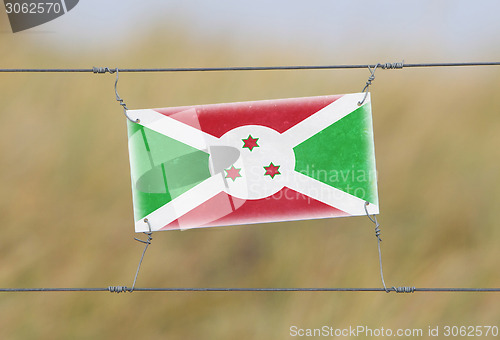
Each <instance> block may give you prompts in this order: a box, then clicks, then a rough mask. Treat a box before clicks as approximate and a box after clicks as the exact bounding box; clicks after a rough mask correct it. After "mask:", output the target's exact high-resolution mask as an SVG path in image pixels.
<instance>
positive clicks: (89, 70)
mask: <svg viewBox="0 0 500 340" xmlns="http://www.w3.org/2000/svg"><path fill="white" fill-rule="evenodd" d="M461 66H500V61H491V62H455V63H454V62H449V63H408V64H406V63H404V62H396V63H376V64H344V65H296V66H293V65H290V66H233V67H167V68H116V67H93V68H3V69H0V72H11V73H16V72H20V73H44V72H47V73H50V72H58V73H65V72H72V73H86V72H87V73H101V74H102V73H114V72H116V70H117V71H119V72H122V73H123V72H216V71H273V70H274V71H277V70H334V69H366V68H375V67H379V68H382V69H384V70H385V69H402V68H420V67H461Z"/></svg>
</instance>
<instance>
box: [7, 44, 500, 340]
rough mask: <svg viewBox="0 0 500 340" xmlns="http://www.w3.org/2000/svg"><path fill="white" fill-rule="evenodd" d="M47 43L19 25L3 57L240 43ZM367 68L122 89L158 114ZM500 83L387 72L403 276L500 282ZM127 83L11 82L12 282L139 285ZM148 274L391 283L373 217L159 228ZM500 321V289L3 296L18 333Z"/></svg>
mask: <svg viewBox="0 0 500 340" xmlns="http://www.w3.org/2000/svg"><path fill="white" fill-rule="evenodd" d="M29 39H31V38H30V37H22V38H19V39H18V40H16V41H14V40H12V38H11V36H10V35H6V34H3V35H1V36H0V44H2V45H3V44H5V45H4V46H10V47H11V48H10V49H9V51H6V50H4V49H2V50H1V51H0V60H2V66H4V67H15V66H49V67H50V66H55V65H56V66H59V65H61V64H63V65H65V66H75V65H76V66H83V67H89V66H92V64H95V65H110V64H113V65H120V66H126V67H129V66H131V67H133V66H148V65H150V66H158V65H169V66H170V65H174V66H175V65H178V66H185V65H214V66H215V65H226V64H233V65H234V64H238V60H239V59H238V56H237V55H235V54H232V53H231V51H227V52H224V51H226V50H227V48H228V46H223V45H221V46H214V45H206V46H201V47H198V49H197V50H196V53H191V52H192V51H193V46H191V45H190V44H189V42H187V43H186V42H182V40H181V39H179V40H172V41H165V42H164V44H162V45H161V46H158V44H157V40H156V39H155V38H154V37H152V38H151V40H148V41H145V42H143V45H142V46H134V47H133V48H132V47H129V48H128V50H126V51H124V50H120V51H113V52H111V53H109V54H108V55H106V56H103V55H98V56H97V57H92V56H90V55H82V56H78V57H77V56H74V55H73V57H74V59H73V60H72V61H73V62H71V61H68V60H63V59H62V57H61V56H56V55H54V54H52V53H51V52H50V51H48V50H47V51H41V52H40V50H41V48H40V47H34V46H35V45H34V44H33V43H31V44H30V46H31V47H29V48H26V47H25V46H24V45H23V43H25V42H26V41H29ZM141 51H150V52H153V51H154V52H155V53H148V54H147V55H146V54H145V53H144V52H141ZM188 52H189V53H188ZM291 52H294V51H282V52H279V51H269V52H263V55H262V60H261V61H260V62H261V63H262V64H280V63H282V61H281V60H282V59H283V60H287V61H288V60H290V63H294V62H293V61H294V60H293V58H292V59H291V58H290V53H291ZM285 55H286V57H285ZM281 56H283V58H281ZM302 57H304V55H302V56H301V55H300V53H298V54H297V59H296V60H306V59H305V58H302ZM287 58H288V59H287ZM300 58H302V59H300ZM75 60H76V62H75ZM242 60H243V59H242ZM108 61H109V62H108ZM367 75H368V72H367V71H335V72H334V71H332V72H329V71H311V72H309V71H301V72H253V73H250V72H249V73H210V74H200V73H190V74H161V75H160V74H140V75H132V74H123V75H122V77H121V81H120V85H119V86H120V94H121V95H122V97H123V98H125V99H126V102H127V104H128V105H129V107H131V108H147V107H161V106H176V105H190V104H200V103H215V102H228V101H240V100H256V99H268V98H282V97H294V96H309V95H323V94H330V93H347V92H358V91H359V90H360V89H361V87H362V85H363V83H364V81H365V79H366V77H367ZM498 77H499V72H498V70H496V69H494V68H488V69H449V70H410V69H407V70H402V71H380V72H379V73H377V79H376V81H375V82H374V87H373V92H372V98H373V99H372V100H373V112H374V124H375V139H376V154H377V168H378V171H379V190H380V192H379V196H380V202H381V211H382V214H381V215H380V218H379V220H380V222H381V223H382V228H383V235H382V236H383V239H384V242H383V252H384V264H385V275H386V281H387V282H388V284H389V285H397V286H400V285H415V286H419V287H441V286H442V287H448V286H449V287H495V286H499V283H500V273H499V272H498V267H497V266H498V261H499V259H500V252H499V250H498V249H499V248H498V241H499V240H500V231H499V229H498V225H497V222H496V218H495V213H496V210H497V208H496V207H498V206H499V204H500V194H499V192H500V184H499V183H500V182H499V181H498V174H499V173H500V171H499V170H500V160H499V159H498V146H499V145H500V137H499V136H500V135H499V134H498V131H499V129H500V115H499V114H498V113H499V111H500V104H499V103H498V100H496V98H495V94H496V92H498V90H499V85H498V82H497V80H498ZM112 85H113V77H112V76H110V75H90V74H60V75H56V74H36V75H34V74H14V75H9V74H2V75H1V82H0V98H1V108H0V116H1V124H0V145H1V146H2V148H1V156H0V180H1V183H2V189H1V194H0V225H1V226H2V229H3V230H2V231H3V232H2V237H1V238H0V258H1V260H0V265H1V270H0V285H1V286H2V287H102V286H107V285H118V284H126V285H127V284H130V283H131V280H132V276H133V273H134V272H135V267H136V265H137V261H138V259H139V255H140V252H141V250H142V245H140V244H138V243H137V242H135V241H133V237H134V236H135V235H134V233H133V225H132V206H131V204H132V203H131V193H130V183H129V181H130V180H129V165H128V155H127V139H126V138H127V137H126V130H125V118H124V117H123V116H122V114H121V111H120V108H119V107H118V105H117V104H116V102H115V101H114V93H113V89H112ZM138 285H139V286H153V287H154V286H161V287H165V286H182V287H204V286H207V287H219V286H234V287H280V286H282V287H300V286H303V287H325V286H329V287H348V286H354V287H372V286H379V285H380V279H379V276H378V263H377V252H376V241H375V237H374V235H373V225H372V224H371V223H370V222H369V221H368V219H365V218H362V217H361V218H344V219H333V220H320V221H306V222H295V223H279V224H273V225H271V224H266V225H258V226H253V227H228V228H215V229H209V230H190V231H185V232H162V233H157V234H155V239H154V241H153V244H152V246H151V247H150V250H149V251H148V254H147V256H146V259H145V262H144V264H143V268H142V271H141V275H140V277H139V282H138ZM499 318H500V311H499V309H498V295H487V294H420V293H418V294H417V293H416V294H413V295H407V296H402V295H395V294H387V295H386V294H379V293H263V294H255V293H168V294H167V293H140V292H137V293H134V294H125V295H124V294H121V295H112V294H108V293H81V294H79V293H55V294H6V293H4V294H2V295H0V338H2V339H29V338H37V339H59V338H60V339H68V338H70V339H88V338H102V339H114V338H116V339H137V338H145V339H146V338H147V339H156V338H157V339H166V338H168V339H197V338H198V339H200V338H205V339H224V338H227V339H229V338H236V337H237V338H239V339H281V338H287V337H288V334H289V332H288V329H289V327H290V326H291V325H297V326H302V327H319V326H322V325H324V324H327V325H331V326H336V327H348V326H349V325H353V326H355V325H358V324H361V325H367V326H370V327H381V326H383V327H386V328H387V327H392V328H403V327H412V328H425V329H427V326H428V325H445V324H450V325H468V324H495V323H496V322H498V320H499Z"/></svg>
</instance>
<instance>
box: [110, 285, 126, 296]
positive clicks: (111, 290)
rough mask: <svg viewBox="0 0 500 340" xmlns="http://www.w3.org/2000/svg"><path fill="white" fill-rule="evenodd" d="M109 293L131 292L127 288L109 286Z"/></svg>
mask: <svg viewBox="0 0 500 340" xmlns="http://www.w3.org/2000/svg"><path fill="white" fill-rule="evenodd" d="M108 291H109V292H110V293H117V294H120V293H124V292H129V291H130V290H129V289H128V288H127V287H126V286H109V287H108Z"/></svg>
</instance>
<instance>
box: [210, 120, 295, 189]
mask: <svg viewBox="0 0 500 340" xmlns="http://www.w3.org/2000/svg"><path fill="white" fill-rule="evenodd" d="M250 136H251V137H252V138H254V139H258V140H257V145H258V146H256V147H253V148H252V150H250V149H249V148H244V147H243V146H244V141H243V140H244V139H248V138H249V137H250ZM219 145H224V146H232V147H235V148H239V150H240V157H239V158H238V160H237V161H236V162H235V163H234V164H233V166H234V167H235V168H236V169H241V170H240V172H239V174H240V175H241V177H236V178H235V179H234V180H232V179H231V178H226V182H227V186H226V190H225V191H226V192H227V193H228V194H230V195H232V196H235V197H237V198H242V199H261V198H265V197H269V196H271V195H273V194H275V193H277V192H278V191H280V190H281V189H282V188H283V187H284V186H285V185H286V183H287V177H289V175H290V173H291V172H293V171H294V168H295V154H294V152H293V149H292V148H291V147H290V146H289V145H287V144H286V143H284V139H283V138H282V137H281V134H280V133H279V132H277V131H275V130H273V129H271V128H268V127H265V126H261V125H245V126H240V127H237V128H235V129H233V130H231V131H228V132H226V133H225V134H224V135H223V136H222V137H221V138H220V139H219ZM271 163H272V164H273V165H274V166H277V167H279V168H278V171H279V174H276V175H274V176H273V177H271V176H270V175H266V169H265V168H264V167H269V166H270V165H271ZM229 168H231V167H228V169H229ZM226 174H227V172H224V176H226Z"/></svg>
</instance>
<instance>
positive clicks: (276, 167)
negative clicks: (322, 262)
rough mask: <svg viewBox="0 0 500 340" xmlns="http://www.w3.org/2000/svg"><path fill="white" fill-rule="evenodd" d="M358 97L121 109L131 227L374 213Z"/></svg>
mask: <svg viewBox="0 0 500 340" xmlns="http://www.w3.org/2000/svg"><path fill="white" fill-rule="evenodd" d="M363 97H364V94H363V93H357V94H346V95H336V96H320V97H309V98H293V99H279V100H264V101H254V102H241V103H229V104H214V105H199V106H186V107H172V108H163V109H148V110H129V111H128V112H127V114H128V115H129V116H130V117H131V119H133V120H136V119H138V122H137V123H131V122H128V135H129V152H130V167H131V175H132V193H133V203H134V217H135V230H136V232H144V231H148V223H149V224H150V225H151V228H152V231H157V230H171V229H187V228H197V227H209V226H223V225H235V224H249V223H264V222H277V221H292V220H303V219H313V218H329V217H338V216H356V215H364V214H365V202H369V203H370V204H369V205H368V207H367V208H368V212H369V213H370V214H378V212H379V209H378V197H377V180H376V170H375V153H374V144H373V128H372V117H371V103H370V96H369V95H368V97H367V98H366V100H365V101H364V103H363V105H361V106H359V105H358V102H360V101H361V100H362V99H363ZM146 219H147V221H148V223H146Z"/></svg>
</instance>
